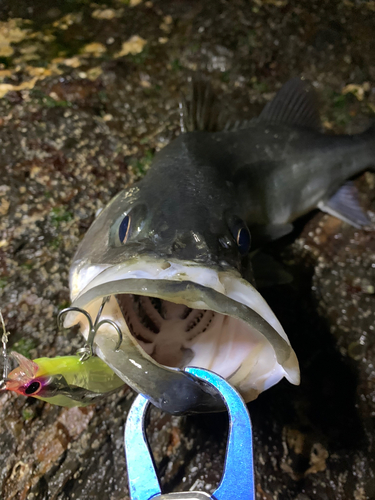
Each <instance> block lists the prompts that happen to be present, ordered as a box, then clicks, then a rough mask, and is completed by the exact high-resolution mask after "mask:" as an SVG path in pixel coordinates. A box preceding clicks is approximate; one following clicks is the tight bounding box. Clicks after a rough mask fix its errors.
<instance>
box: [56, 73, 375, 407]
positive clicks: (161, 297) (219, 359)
mask: <svg viewBox="0 0 375 500" xmlns="http://www.w3.org/2000/svg"><path fill="white" fill-rule="evenodd" d="M220 116H221V112H220V105H219V102H218V100H217V99H216V98H215V96H214V94H213V92H212V90H211V88H210V86H209V85H207V84H205V83H204V82H202V81H197V82H195V83H193V95H192V99H191V100H190V101H189V102H184V103H183V105H182V124H183V133H182V134H181V135H180V136H179V137H178V138H177V139H175V140H174V141H173V142H172V143H171V144H169V145H168V146H166V147H165V148H164V149H163V150H162V151H160V152H159V153H158V154H157V155H156V156H155V158H154V160H153V162H152V166H151V169H150V171H149V172H148V173H147V175H146V176H145V178H143V179H142V180H141V181H140V182H138V183H137V184H136V185H135V186H133V187H131V188H130V189H126V190H124V191H121V192H120V193H119V194H118V195H117V196H116V197H115V198H114V199H113V200H112V201H111V202H110V203H109V205H108V206H107V207H106V208H105V209H104V210H103V211H102V212H101V213H100V215H99V216H98V217H97V219H96V220H95V221H94V223H93V224H92V226H91V228H90V229H89V231H88V232H87V234H86V235H85V237H84V239H83V241H82V243H81V244H80V247H79V249H78V251H77V253H76V255H75V257H74V261H73V264H72V268H71V272H70V286H71V298H72V305H73V306H76V307H81V308H83V309H85V310H86V311H88V312H89V313H90V314H91V315H92V317H95V315H96V313H97V311H98V309H99V307H100V304H101V302H102V299H103V297H106V296H110V300H109V301H108V302H107V303H106V305H105V307H104V311H103V314H102V317H103V318H109V319H112V320H114V321H115V322H116V323H117V324H118V325H119V326H120V328H121V329H122V331H123V332H124V339H123V342H122V344H121V347H120V349H119V350H118V351H116V349H115V346H116V342H117V335H116V332H115V331H114V330H112V329H111V327H110V326H106V327H104V326H103V327H102V328H101V329H100V330H99V331H98V333H97V335H96V337H95V344H96V352H97V354H98V355H99V356H100V357H101V358H102V359H103V360H104V361H105V362H106V363H108V365H109V366H110V367H111V368H112V369H113V370H114V371H115V372H116V373H117V375H118V376H119V377H120V378H122V379H123V380H124V381H125V382H127V383H128V384H130V385H131V386H132V387H133V388H134V389H135V390H137V391H138V392H142V393H143V394H146V395H147V396H149V397H150V399H151V400H152V401H153V402H154V404H156V405H157V406H159V407H161V408H163V409H165V410H166V411H169V412H171V413H181V412H184V411H207V410H212V409H215V408H217V407H218V401H217V400H214V398H213V396H211V395H210V394H208V395H207V393H206V392H205V389H204V388H202V387H201V386H200V385H199V384H198V383H195V382H194V381H192V380H191V379H190V377H189V376H188V375H187V374H185V373H184V372H181V371H180V370H176V368H183V367H185V366H187V365H193V366H198V367H202V368H207V369H210V370H213V371H214V372H216V373H218V374H220V375H222V376H224V377H225V378H226V379H227V380H229V382H230V383H232V384H233V385H234V386H235V387H237V389H238V390H239V391H240V392H241V394H242V395H243V397H244V398H245V400H246V401H250V400H252V399H254V398H255V397H257V395H258V394H259V393H260V392H262V391H264V390H265V389H268V388H269V387H271V386H272V385H274V384H276V383H277V382H278V381H279V380H280V379H282V378H283V377H286V378H287V379H288V380H289V381H290V382H291V383H293V384H298V383H299V367H298V361H297V358H296V355H295V353H294V351H293V349H292V347H291V346H290V343H289V341H288V338H287V336H286V334H285V332H284V330H283V328H282V327H281V325H280V323H279V321H278V320H277V318H276V317H275V315H274V313H273V312H272V310H271V309H270V307H269V306H268V305H267V303H266V301H265V300H264V299H263V297H262V296H261V295H260V294H259V292H258V291H257V290H256V288H255V281H254V278H253V273H252V270H251V263H250V251H251V236H253V237H254V239H256V242H257V245H260V244H261V243H262V242H264V241H267V240H270V239H276V238H279V237H280V236H282V235H284V234H287V233H288V232H290V231H291V229H292V222H293V221H294V220H295V219H296V218H297V217H300V216H301V215H303V214H306V213H307V212H309V211H311V210H312V209H314V208H317V207H318V208H320V209H321V210H324V211H326V212H328V213H330V214H333V215H335V216H337V217H339V218H341V219H343V220H345V221H347V222H349V223H350V224H352V225H353V226H355V227H364V226H367V225H369V224H370V222H369V220H368V218H367V216H366V215H365V214H364V213H363V212H362V210H361V209H360V207H359V204H358V197H357V194H356V191H355V188H354V185H353V184H351V183H345V181H346V180H347V179H350V178H351V177H352V176H354V175H356V174H357V173H358V172H361V171H362V170H364V169H366V168H368V167H369V166H371V165H374V162H375V129H374V127H371V128H370V129H368V130H367V131H365V132H364V133H362V134H358V135H336V136H332V135H326V134H324V133H322V132H321V130H320V129H321V125H320V120H319V114H318V111H317V106H316V97H315V94H314V92H313V91H312V89H311V87H310V86H309V85H308V84H306V83H305V82H303V81H301V80H299V79H293V80H291V81H289V82H288V83H286V84H285V85H284V87H282V89H281V90H280V91H279V92H278V94H277V95H276V97H275V98H274V100H273V101H271V102H270V103H268V104H267V105H266V107H265V108H264V110H263V111H262V113H261V114H260V116H259V117H258V118H256V119H253V120H250V121H247V122H245V123H236V124H235V125H234V126H233V125H230V124H229V125H228V124H227V125H226V127H224V129H223V130H221V131H215V130H217V129H218V128H219V127H218V123H219V122H220ZM77 322H80V323H81V330H82V333H83V334H84V335H85V336H86V337H87V335H88V329H87V328H86V327H85V324H86V323H85V321H84V320H83V317H82V316H81V315H80V314H79V313H77V312H71V313H70V314H69V316H68V317H67V320H66V323H65V324H66V326H68V325H72V324H74V323H77ZM301 335H303V325H301Z"/></svg>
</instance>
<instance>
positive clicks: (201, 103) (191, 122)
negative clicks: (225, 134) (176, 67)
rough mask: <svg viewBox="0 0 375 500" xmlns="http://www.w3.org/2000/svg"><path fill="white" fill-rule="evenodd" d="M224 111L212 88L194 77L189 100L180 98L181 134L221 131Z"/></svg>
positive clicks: (223, 125) (201, 79)
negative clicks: (198, 131) (199, 131)
mask: <svg viewBox="0 0 375 500" xmlns="http://www.w3.org/2000/svg"><path fill="white" fill-rule="evenodd" d="M225 115H226V113H225V111H224V110H223V107H222V106H221V104H220V103H219V100H218V98H217V96H216V94H215V93H214V91H213V89H212V86H211V84H210V83H209V82H207V81H206V80H204V79H203V78H199V77H194V78H193V79H192V83H191V93H190V97H189V99H186V98H185V96H182V97H181V102H180V118H181V120H180V121H181V130H182V132H193V131H194V130H206V131H208V132H217V131H219V130H223V128H224V127H225V123H226V118H225Z"/></svg>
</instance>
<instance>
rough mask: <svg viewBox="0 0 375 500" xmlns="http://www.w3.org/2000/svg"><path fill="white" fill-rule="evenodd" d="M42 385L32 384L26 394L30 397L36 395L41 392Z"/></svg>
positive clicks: (38, 383)
mask: <svg viewBox="0 0 375 500" xmlns="http://www.w3.org/2000/svg"><path fill="white" fill-rule="evenodd" d="M41 385H42V384H41V383H40V382H31V384H30V385H29V386H28V387H27V388H26V389H25V394H27V395H28V396H30V395H31V394H35V393H36V392H38V391H39V389H40V387H41Z"/></svg>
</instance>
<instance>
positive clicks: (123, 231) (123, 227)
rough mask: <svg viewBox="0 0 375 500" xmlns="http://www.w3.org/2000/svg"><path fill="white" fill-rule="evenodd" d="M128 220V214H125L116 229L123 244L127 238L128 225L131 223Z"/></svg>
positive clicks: (129, 219) (128, 232)
mask: <svg viewBox="0 0 375 500" xmlns="http://www.w3.org/2000/svg"><path fill="white" fill-rule="evenodd" d="M130 222H131V218H130V215H125V217H124V218H123V219H122V221H121V224H120V227H119V229H118V235H119V238H120V241H121V243H123V244H124V243H126V241H127V239H128V238H129V234H130V225H131V224H130Z"/></svg>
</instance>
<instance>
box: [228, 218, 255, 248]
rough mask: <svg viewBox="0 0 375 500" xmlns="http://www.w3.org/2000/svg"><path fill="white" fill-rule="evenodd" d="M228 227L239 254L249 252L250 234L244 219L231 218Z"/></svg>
mask: <svg viewBox="0 0 375 500" xmlns="http://www.w3.org/2000/svg"><path fill="white" fill-rule="evenodd" d="M229 228H230V231H231V233H232V236H233V239H234V241H235V242H236V244H237V247H238V250H239V252H240V254H241V255H246V254H247V253H249V251H250V247H251V234H250V231H249V230H248V228H247V226H246V224H245V223H244V221H242V220H241V219H239V218H233V219H232V220H231V221H230V222H229Z"/></svg>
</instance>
